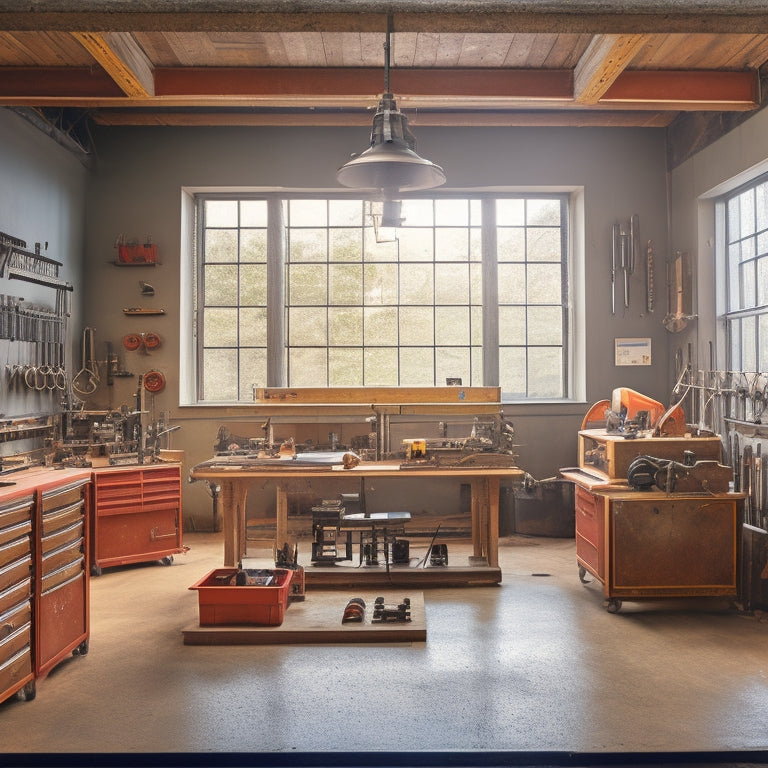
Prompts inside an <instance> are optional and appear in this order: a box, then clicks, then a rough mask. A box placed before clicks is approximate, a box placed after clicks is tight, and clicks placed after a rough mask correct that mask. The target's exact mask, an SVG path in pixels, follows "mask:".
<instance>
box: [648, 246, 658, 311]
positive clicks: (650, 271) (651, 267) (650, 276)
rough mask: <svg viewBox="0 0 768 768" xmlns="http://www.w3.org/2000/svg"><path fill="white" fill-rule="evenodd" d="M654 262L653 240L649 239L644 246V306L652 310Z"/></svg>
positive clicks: (653, 300)
mask: <svg viewBox="0 0 768 768" xmlns="http://www.w3.org/2000/svg"><path fill="white" fill-rule="evenodd" d="M655 270H656V264H655V256H654V253H653V240H649V241H648V243H647V244H646V246H645V307H646V309H647V310H648V311H649V312H653V309H654V305H655V302H656V292H655V286H654V284H653V281H654V279H655V277H656V276H655V274H654V272H655Z"/></svg>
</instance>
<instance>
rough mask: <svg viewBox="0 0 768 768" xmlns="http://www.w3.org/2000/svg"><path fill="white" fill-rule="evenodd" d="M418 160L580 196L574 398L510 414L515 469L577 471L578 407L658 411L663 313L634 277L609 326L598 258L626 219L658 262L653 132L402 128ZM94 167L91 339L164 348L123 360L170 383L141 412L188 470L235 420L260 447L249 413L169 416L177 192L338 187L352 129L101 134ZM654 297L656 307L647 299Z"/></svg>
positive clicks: (664, 372)
mask: <svg viewBox="0 0 768 768" xmlns="http://www.w3.org/2000/svg"><path fill="white" fill-rule="evenodd" d="M414 131H415V132H416V134H417V138H418V140H419V150H420V152H421V153H422V154H423V155H425V156H426V157H429V158H430V159H432V160H434V161H435V162H439V163H440V164H441V165H443V167H444V168H445V171H446V174H447V176H448V185H447V186H448V187H450V188H452V189H471V188H478V187H483V188H488V187H502V186H503V187H509V186H515V187H521V188H525V189H530V188H563V187H569V188H578V187H581V188H583V210H584V226H583V230H581V229H579V230H577V231H576V233H575V234H576V236H577V237H578V240H579V242H578V243H577V245H578V246H580V248H579V250H582V251H583V258H584V261H585V263H586V272H585V278H584V285H583V290H584V293H585V297H586V302H585V306H586V308H587V312H586V319H585V326H584V328H585V331H584V334H583V338H579V339H576V340H575V342H576V343H578V344H581V345H583V346H584V348H585V349H586V355H587V360H588V361H589V363H588V367H587V371H586V398H585V399H584V400H581V401H579V402H575V403H571V404H543V403H542V404H538V403H532V404H517V405H515V404H510V405H508V406H505V413H506V415H507V416H508V417H509V418H510V419H511V420H512V421H513V423H514V425H515V428H516V431H517V435H518V442H519V444H520V448H519V464H520V466H521V467H522V468H523V469H525V470H526V471H528V472H530V473H531V474H532V475H534V476H535V477H537V478H540V479H541V478H545V477H550V476H552V475H554V474H555V473H556V472H557V470H558V468H559V467H562V466H570V465H573V464H575V463H576V459H577V451H576V445H577V440H576V432H577V430H578V428H579V426H580V424H581V419H582V417H583V415H584V412H585V410H586V408H587V407H588V405H591V404H592V403H593V402H595V401H597V400H600V399H603V398H606V397H610V393H611V391H612V389H613V388H614V387H617V386H628V387H631V388H633V389H636V390H638V391H641V392H643V393H644V394H647V395H649V396H651V397H653V398H655V399H658V400H661V401H662V402H666V401H667V400H668V397H669V393H668V386H669V385H668V379H669V376H668V367H667V332H666V331H665V330H664V328H663V326H662V324H661V320H662V318H663V315H664V307H662V306H659V308H658V309H657V310H656V312H655V313H654V314H653V315H648V314H646V313H645V302H644V295H645V294H644V282H643V277H642V275H643V273H642V269H638V273H637V274H636V275H635V277H634V278H633V280H632V301H631V306H630V309H629V310H627V311H626V312H625V311H624V310H623V307H622V302H621V298H620V296H618V294H617V311H616V314H615V315H612V314H611V305H610V280H609V254H610V233H611V225H612V223H613V222H614V221H615V220H617V219H619V218H627V217H629V216H631V215H632V214H635V213H636V214H638V215H639V217H640V222H641V236H642V238H643V242H645V240H646V239H653V240H654V242H655V243H656V244H657V249H658V252H659V253H664V251H665V246H666V243H665V237H666V211H665V200H666V191H665V169H664V157H665V154H664V136H663V132H661V131H658V130H625V129H611V130H598V129H586V128H585V129H578V130H574V129H570V130H569V129H479V130H474V131H473V130H463V129H426V128H421V129H420V128H418V126H414ZM94 136H95V142H96V146H97V149H98V156H99V166H98V170H97V172H96V173H95V175H94V177H93V179H92V182H91V184H90V185H89V190H88V222H89V224H88V234H87V257H88V271H87V276H86V282H85V292H86V294H87V295H88V297H89V302H88V308H87V316H86V318H85V322H86V323H87V324H89V325H92V326H94V327H96V328H97V338H98V340H99V343H103V342H104V341H107V340H110V341H111V342H112V343H113V344H114V345H115V346H116V347H120V340H121V339H122V337H123V335H125V334H126V333H128V332H135V331H142V330H145V331H146V330H154V331H156V332H158V333H160V334H161V336H162V337H163V341H164V344H163V346H162V347H161V348H160V349H159V350H157V351H156V352H153V353H152V354H151V355H150V356H146V355H145V356H140V355H139V354H138V353H129V354H126V355H125V367H126V368H127V369H128V370H131V371H132V372H134V373H142V372H144V371H145V370H148V369H150V368H155V367H156V368H159V369H160V370H162V371H163V372H164V373H165V374H166V377H167V379H168V386H167V387H166V389H165V391H164V392H162V393H160V394H159V395H157V396H155V397H154V398H153V401H154V402H153V408H154V409H155V410H156V411H158V412H160V411H170V412H171V415H172V418H173V420H174V423H178V424H181V425H182V429H181V430H180V431H177V432H175V433H174V434H173V447H174V448H183V449H185V451H186V463H187V465H193V464H195V463H197V462H198V461H201V460H204V459H206V458H208V457H209V456H210V454H211V446H212V444H213V441H214V438H215V435H216V430H217V427H218V425H219V424H221V423H224V422H227V423H230V424H231V423H233V422H235V423H237V421H238V420H243V421H245V422H246V423H245V424H243V427H242V430H243V433H244V434H253V435H254V436H255V435H259V434H260V432H259V430H258V424H259V423H260V421H261V419H260V417H259V416H258V414H256V413H255V409H254V408H253V407H241V408H226V409H211V408H182V409H180V408H179V407H178V398H177V394H178V387H179V381H178V377H177V370H178V358H179V348H178V346H179V328H178V322H177V320H176V318H177V316H178V310H179V307H180V303H179V288H178V284H179V265H180V259H182V258H186V254H184V253H182V252H181V236H180V230H181V218H180V196H181V188H182V187H216V186H220V187H243V188H253V187H286V188H318V189H322V188H330V189H333V188H338V185H337V184H336V181H335V171H336V169H337V167H338V166H339V165H341V164H342V163H343V162H345V160H346V159H347V157H348V156H349V154H350V153H351V152H353V151H360V150H361V149H363V148H364V147H365V145H366V142H367V139H368V132H367V130H364V129H301V128H291V129H277V128H263V129H255V128H254V129H248V128H221V129H214V128H187V129H181V128H164V127H157V128H103V129H97V130H96V131H95V132H94ZM119 233H124V234H126V235H128V236H137V237H144V235H146V234H151V235H152V237H153V240H154V241H155V242H156V243H157V244H158V248H159V254H160V259H161V261H162V264H161V266H158V267H155V268H146V269H145V268H136V269H133V268H131V269H129V268H117V267H115V266H114V265H113V264H111V261H112V260H113V259H114V257H115V252H114V249H113V243H114V240H115V237H116V235H117V234H119ZM139 279H147V280H150V281H151V282H152V283H153V284H154V286H155V289H156V296H155V299H154V303H155V304H156V305H157V306H162V307H163V308H164V309H166V311H167V315H166V316H165V317H163V318H152V319H141V320H140V321H138V322H137V321H136V320H133V319H130V318H125V317H124V316H123V314H122V312H121V308H122V307H124V306H135V305H136V304H137V303H143V304H148V302H146V301H144V302H141V299H140V296H139V287H138V280H139ZM659 298H661V297H659ZM616 337H651V338H652V344H653V351H654V363H653V366H651V367H644V368H641V367H637V368H635V367H633V368H626V367H623V368H617V367H616V366H615V365H614V338H616ZM135 387H136V382H135V379H124V380H118V381H117V382H116V384H115V386H114V388H112V390H111V391H109V392H107V391H105V390H104V388H102V389H101V390H100V392H99V393H98V397H97V398H96V399H98V400H100V401H101V402H100V405H102V406H106V405H109V406H110V407H119V405H120V404H121V403H123V402H127V403H132V402H133V399H132V398H133V395H134V393H135ZM210 506H211V503H210V499H209V497H208V495H207V493H206V492H205V489H204V488H202V487H201V486H200V484H196V485H195V486H190V487H189V488H188V491H187V497H186V501H185V510H186V513H187V514H188V515H190V514H192V515H195V516H196V517H199V518H201V519H200V520H199V521H198V527H205V525H206V516H209V515H210Z"/></svg>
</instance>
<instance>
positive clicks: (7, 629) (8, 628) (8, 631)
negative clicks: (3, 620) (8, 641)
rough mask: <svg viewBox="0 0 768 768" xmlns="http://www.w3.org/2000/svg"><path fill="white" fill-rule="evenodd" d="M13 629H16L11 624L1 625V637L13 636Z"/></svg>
mask: <svg viewBox="0 0 768 768" xmlns="http://www.w3.org/2000/svg"><path fill="white" fill-rule="evenodd" d="M14 629H16V627H15V626H14V625H13V624H11V623H7V624H3V627H2V636H3V637H8V635H11V634H13V630H14Z"/></svg>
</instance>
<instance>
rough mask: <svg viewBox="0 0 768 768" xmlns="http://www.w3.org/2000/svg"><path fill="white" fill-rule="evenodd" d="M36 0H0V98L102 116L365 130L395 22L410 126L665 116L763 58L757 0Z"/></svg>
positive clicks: (622, 122) (756, 77)
mask: <svg viewBox="0 0 768 768" xmlns="http://www.w3.org/2000/svg"><path fill="white" fill-rule="evenodd" d="M29 6H30V4H29V3H28V2H26V3H25V2H23V1H22V0H4V2H3V3H2V8H0V106H11V107H27V108H33V109H38V110H43V109H51V108H77V109H80V110H85V111H86V112H87V113H88V114H89V115H90V116H91V117H92V119H93V120H95V121H96V122H98V123H102V124H131V125H139V124H152V125H157V124H164V125H180V124H183V125H204V124H205V125H358V124H359V125H363V124H368V123H369V122H370V111H371V110H372V109H373V108H375V106H376V104H377V101H378V97H379V95H380V93H381V92H382V91H383V89H384V40H385V30H386V27H387V16H388V15H390V16H391V19H392V24H393V30H394V31H393V34H392V44H391V72H390V86H391V90H392V92H393V93H394V94H395V96H396V98H397V101H398V106H399V107H400V108H401V109H402V110H403V111H405V112H407V113H408V114H409V117H410V119H411V122H412V123H413V124H415V125H607V126H649V127H663V126H667V125H669V124H670V123H671V122H672V121H673V120H674V119H675V118H676V117H677V116H678V115H680V114H681V113H685V112H702V111H704V112H706V111H712V112H748V111H750V110H754V109H756V108H758V107H759V106H760V102H761V93H760V68H761V67H763V66H764V65H765V63H766V61H768V5H767V4H766V2H758V1H757V0H754V1H753V2H749V0H746V1H742V2H739V3H732V2H729V0H720V2H719V3H718V2H716V1H708V0H676V2H668V3H663V2H656V3H648V2H642V1H641V0H631V1H630V2H618V0H616V1H615V2H613V3H602V4H601V3H598V4H596V3H595V2H590V1H589V0H570V2H569V1H568V0H560V1H559V2H558V0H552V2H541V3H540V4H537V3H535V2H523V1H522V0H506V2H487V1H484V0H466V1H465V2H452V1H451V0H433V2H424V0H422V2H418V0H417V1H416V2H409V3H405V2H394V1H390V2H389V3H386V2H383V0H382V2H379V3H373V2H367V1H366V0H359V1H358V0H345V1H344V2H342V1H339V2H335V1H334V0H314V2H312V1H311V0H306V1H303V2H302V1H301V0H299V1H295V2H291V3H288V2H282V3H280V2H277V0H261V1H259V0H251V1H250V2H247V3H246V2H244V1H243V2H240V0H229V1H228V2H216V0H207V1H206V0H199V1H198V2H187V3H184V2H169V0H133V2H128V0H112V2H109V0H81V2H74V1H73V2H72V4H71V7H70V6H69V5H67V3H62V2H56V0H38V2H36V3H35V4H34V5H33V9H32V10H30V7H29ZM286 6H287V7H288V8H289V9H288V10H286ZM649 8H650V10H649ZM536 9H539V10H536ZM541 9H546V10H541ZM654 9H655V10H654Z"/></svg>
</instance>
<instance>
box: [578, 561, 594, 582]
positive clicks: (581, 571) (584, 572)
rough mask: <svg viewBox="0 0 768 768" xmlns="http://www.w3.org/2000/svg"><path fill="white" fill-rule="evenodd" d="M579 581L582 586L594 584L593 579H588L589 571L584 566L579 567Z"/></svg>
mask: <svg viewBox="0 0 768 768" xmlns="http://www.w3.org/2000/svg"><path fill="white" fill-rule="evenodd" d="M579 581H580V582H581V583H582V584H590V583H591V582H592V579H588V578H587V569H586V568H585V567H584V566H583V565H580V566H579Z"/></svg>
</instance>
